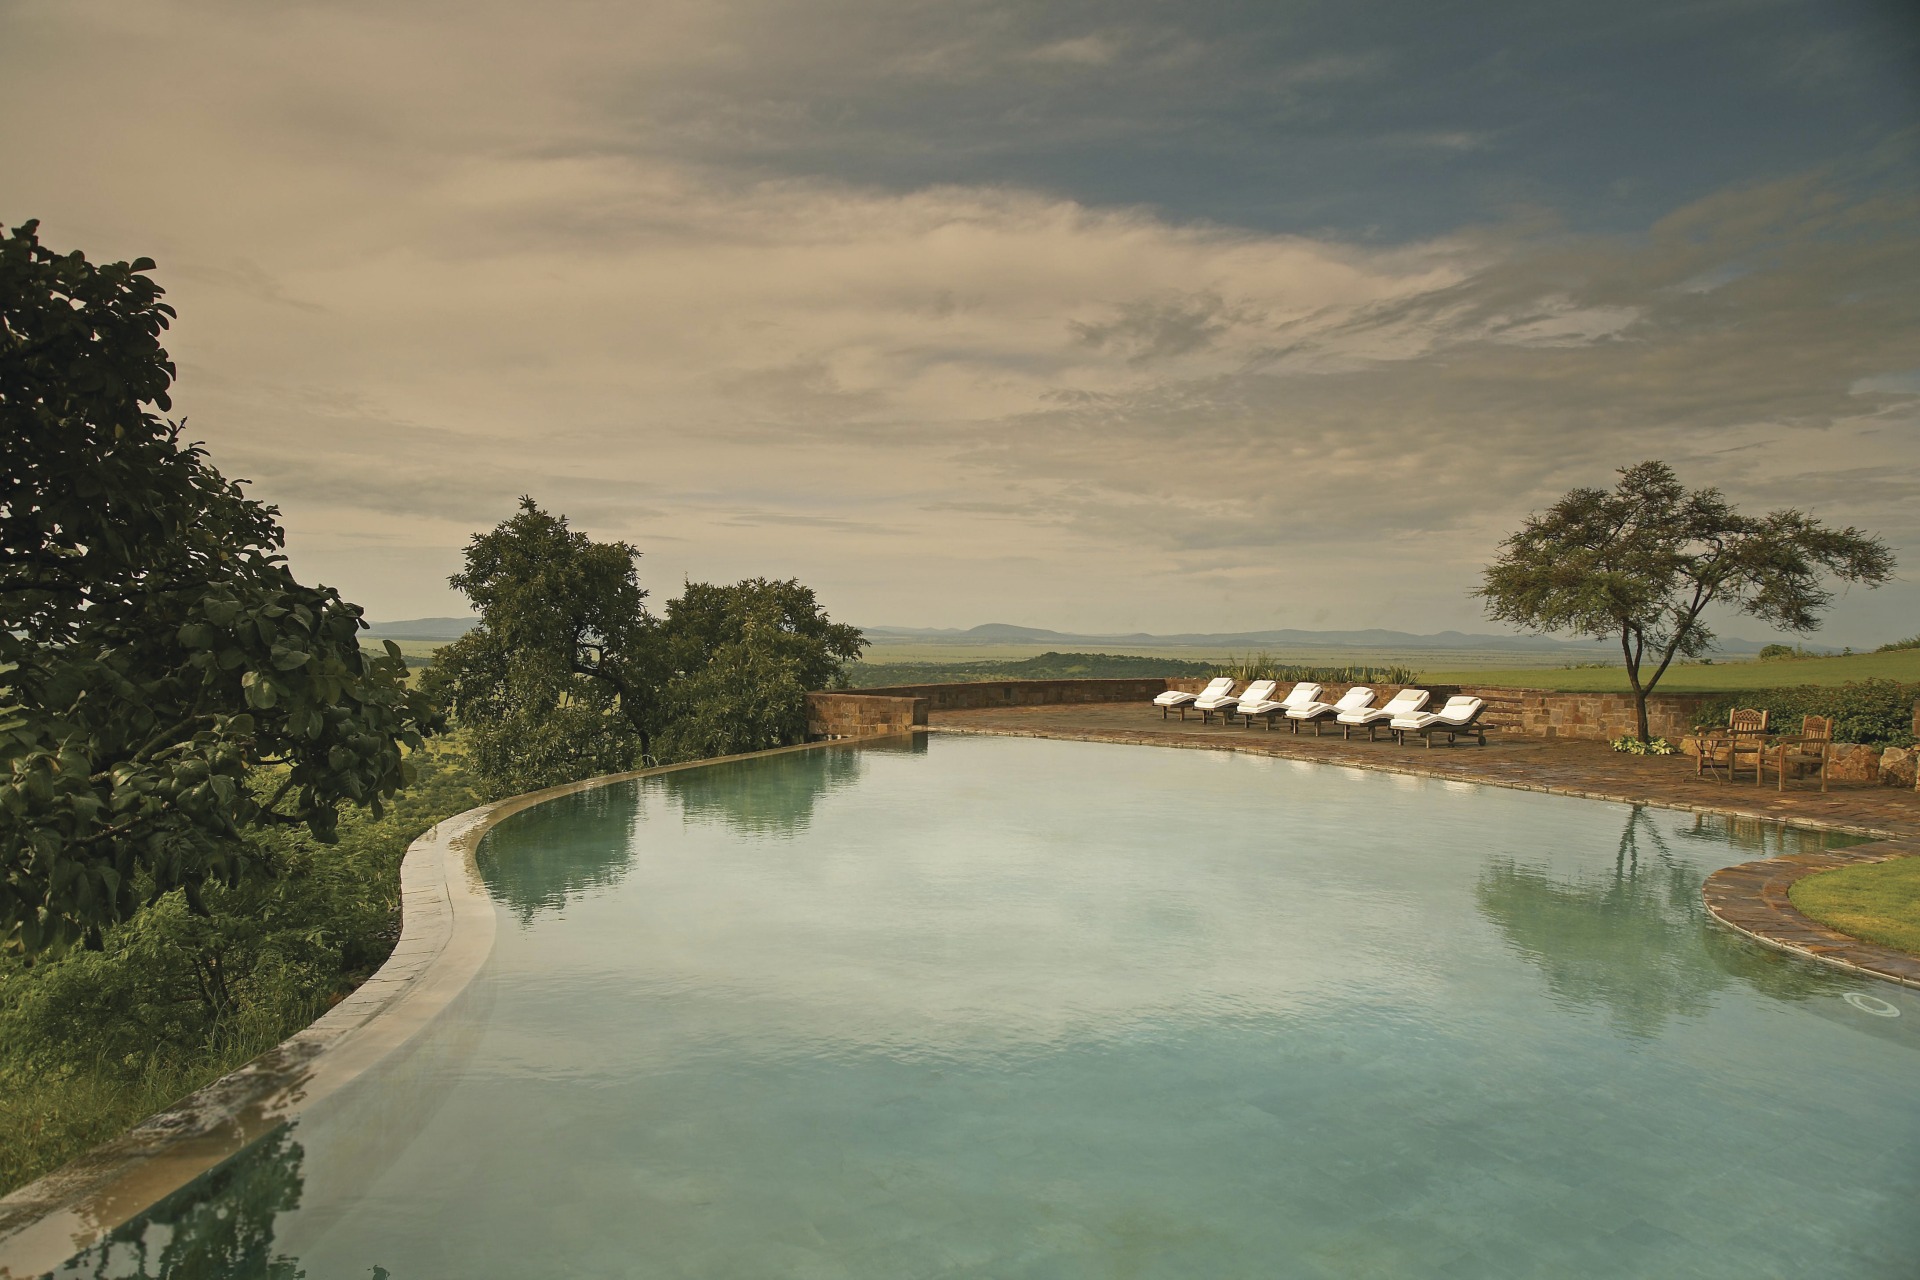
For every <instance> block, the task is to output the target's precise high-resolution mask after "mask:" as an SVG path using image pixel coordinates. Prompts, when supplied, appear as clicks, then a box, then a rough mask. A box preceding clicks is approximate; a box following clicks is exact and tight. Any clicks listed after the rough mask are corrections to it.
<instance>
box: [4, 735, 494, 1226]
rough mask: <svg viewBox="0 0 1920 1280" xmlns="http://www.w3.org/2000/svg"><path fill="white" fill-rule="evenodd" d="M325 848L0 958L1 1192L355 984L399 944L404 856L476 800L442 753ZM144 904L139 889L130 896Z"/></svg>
mask: <svg viewBox="0 0 1920 1280" xmlns="http://www.w3.org/2000/svg"><path fill="white" fill-rule="evenodd" d="M410 763H412V764H413V766H414V768H415V772H416V781H415V782H414V784H413V785H411V786H409V787H408V788H407V789H406V790H405V791H404V792H401V793H400V795H399V796H398V797H396V799H395V801H394V803H393V804H392V805H391V806H389V807H387V808H386V809H385V811H384V812H383V813H382V814H381V815H380V816H379V817H375V816H374V815H373V814H372V812H371V811H370V810H366V809H352V810H349V811H348V812H347V813H345V814H344V815H343V816H342V818H341V821H340V824H339V827H338V830H337V835H338V840H337V842H335V843H333V844H322V843H321V842H320V841H318V840H317V839H315V838H314V837H313V835H312V834H311V833H310V832H307V831H304V830H293V829H287V830H272V831H265V832H259V833H256V834H255V835H254V836H253V837H251V838H250V843H251V845H252V846H253V847H252V848H251V849H250V850H249V854H248V856H250V857H252V858H255V859H257V860H259V861H261V862H263V863H266V864H268V865H271V866H272V868H273V870H274V872H275V874H274V875H273V876H272V877H271V878H264V877H263V878H259V879H250V880H246V881H242V882H241V883H239V884H237V885H235V886H232V887H227V886H221V885H210V886H208V888H207V890H206V893H205V906H206V908H207V914H206V915H198V914H196V913H194V912H193V911H191V910H189V909H188V906H187V904H186V902H185V900H184V896H183V894H182V893H180V892H179V891H174V892H170V893H167V894H164V895H162V896H161V897H160V898H159V900H158V901H156V902H155V903H153V905H151V906H148V907H144V908H142V909H141V910H139V911H138V912H136V913H135V914H134V916H133V918H132V919H131V920H129V921H127V922H125V923H123V924H120V925H117V926H115V927H113V928H111V929H108V930H107V932H106V936H105V938H104V940H103V947H102V949H101V950H99V951H78V950H76V951H72V952H69V953H68V954H66V955H65V956H62V957H60V958H59V959H54V960H42V961H40V962H38V963H35V964H31V965H29V964H27V963H26V962H24V961H21V960H17V959H0V1189H4V1188H5V1187H7V1186H12V1185H16V1184H17V1183H20V1182H24V1181H27V1180H28V1179H30V1178H32V1177H35V1176H37V1175H38V1174H39V1173H42V1172H45V1171H46V1169H48V1168H51V1167H52V1166H53V1165H56V1164H58V1163H59V1162H60V1161H61V1160H64V1159H66V1158H68V1157H70V1156H71V1155H73V1154H75V1153H76V1152H77V1151H78V1150H81V1149H84V1148H85V1147H86V1146H88V1145H91V1144H92V1143H93V1142H96V1141H100V1140H103V1139H105V1138H107V1137H110V1136H111V1135H112V1134H113V1133H116V1132H118V1131H119V1130H120V1129H123V1128H125V1127H126V1126H127V1125H128V1124H131V1123H133V1122H134V1121H136V1120H138V1119H140V1118H141V1117H142V1116H144V1115H146V1114H147V1113H148V1112H150V1111H152V1110H154V1109H155V1108H156V1107H159V1106H162V1105H165V1104H166V1103H167V1102H169V1101H171V1100H172V1099H173V1098H174V1097H177V1096H179V1095H180V1094H182V1093H185V1092H188V1091H190V1090H192V1089H194V1088H197V1087H199V1086H200V1085H201V1084H204V1083H206V1082H207V1081H210V1080H212V1079H214V1078H216V1077H218V1076H219V1075H221V1074H222V1073H223V1072H225V1071H228V1070H231V1069H232V1068H233V1067H235V1066H238V1065H239V1064H240V1063H241V1062H244V1061H246V1060H247V1059H248V1058H251V1057H253V1056H254V1055H255V1054H258V1053H260V1052H262V1051H264V1050H265V1049H267V1048H269V1047H271V1046H272V1045H274V1044H276V1043H278V1042H279V1041H280V1040H282V1039H284V1038H285V1037H287V1036H288V1035H291V1034H292V1033H293V1032H294V1031H296V1030H298V1029H299V1028H301V1027H303V1026H305V1025H306V1024H307V1023H308V1022H311V1021H312V1020H313V1019H314V1018H315V1017H317V1016H318V1015H319V1014H320V1013H321V1012H323V1011H324V1010H325V1009H326V1008H327V1006H328V1005H329V1004H330V1003H331V1002H332V1001H333V1000H336V999H338V998H339V997H340V996H343V995H345V994H346V993H347V992H349V991H351V990H352V989H353V988H354V987H356V986H358V985H359V984H360V982H361V981H363V980H364V979H365V978H366V977H367V975H369V974H370V973H372V972H373V971H374V970H375V969H377V968H379V966H380V965H381V964H382V963H383V962H384V961H385V959H386V956H387V953H388V951H390V950H391V949H392V947H393V943H394V941H395V939H396V938H397V937H398V935H399V926H400V917H399V908H400V883H399V867H400V862H401V859H402V858H403V857H404V855H405V853H406V848H407V845H408V844H410V843H411V842H412V841H413V839H414V838H415V837H417V836H418V835H419V834H420V833H421V832H423V831H425V830H426V829H427V828H428V827H430V826H432V825H433V824H434V823H435V822H438V821H439V820H440V819H442V818H445V817H449V816H451V815H452V814H455V813H459V812H461V811H462V810H464V809H468V808H471V807H472V806H473V805H474V804H475V803H477V797H476V796H475V794H474V791H473V788H472V786H471V779H470V777H469V775H468V772H467V766H466V762H465V760H464V759H463V758H462V756H461V755H460V754H459V752H458V749H457V743H456V744H451V745H442V744H440V743H436V744H435V746H434V748H431V749H429V750H426V751H422V752H419V753H417V754H416V755H415V757H414V759H413V761H411V762H410ZM143 888H144V886H143Z"/></svg>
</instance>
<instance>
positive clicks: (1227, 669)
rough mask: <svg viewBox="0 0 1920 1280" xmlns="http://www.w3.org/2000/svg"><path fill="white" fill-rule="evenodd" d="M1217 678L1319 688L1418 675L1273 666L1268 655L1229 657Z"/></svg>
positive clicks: (1402, 670) (1403, 680)
mask: <svg viewBox="0 0 1920 1280" xmlns="http://www.w3.org/2000/svg"><path fill="white" fill-rule="evenodd" d="M1213 674H1214V675H1217V676H1232V677H1233V678H1234V679H1235V680H1293V681H1300V680H1312V681H1315V682H1317V683H1320V684H1412V683H1413V682H1414V681H1415V680H1417V679H1419V673H1418V672H1416V671H1415V670H1414V669H1413V668H1411V667H1396V666H1386V667H1368V666H1344V667H1314V666H1301V665H1297V664H1290V663H1284V662H1276V661H1275V660H1274V659H1273V657H1272V656H1271V655H1270V654H1265V653H1256V654H1252V655H1249V656H1248V657H1245V658H1235V657H1229V658H1228V659H1227V660H1226V662H1224V663H1222V664H1221V665H1220V666H1217V667H1215V668H1214V669H1213Z"/></svg>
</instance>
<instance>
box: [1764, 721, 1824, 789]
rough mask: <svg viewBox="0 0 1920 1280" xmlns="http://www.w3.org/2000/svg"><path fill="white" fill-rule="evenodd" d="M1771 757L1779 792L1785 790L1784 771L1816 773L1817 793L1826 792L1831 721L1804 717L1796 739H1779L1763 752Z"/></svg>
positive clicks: (1785, 777) (1785, 775)
mask: <svg viewBox="0 0 1920 1280" xmlns="http://www.w3.org/2000/svg"><path fill="white" fill-rule="evenodd" d="M1767 754H1769V755H1771V756H1772V757H1773V768H1774V772H1775V773H1776V774H1778V775H1779V778H1780V790H1782V791H1785V790H1786V789H1787V771H1788V770H1789V769H1791V770H1794V771H1795V772H1798V771H1799V770H1802V769H1807V770H1818V771H1819V773H1820V790H1822V791H1825V790H1826V789H1827V761H1828V760H1829V759H1831V758H1832V754H1833V717H1832V716H1807V717H1805V718H1803V719H1802V720H1801V721H1800V736H1799V737H1797V738H1781V739H1779V740H1777V741H1775V742H1774V743H1773V744H1772V745H1770V746H1769V747H1768V748H1767Z"/></svg>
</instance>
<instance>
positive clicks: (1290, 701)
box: [1240, 680, 1320, 729]
mask: <svg viewBox="0 0 1920 1280" xmlns="http://www.w3.org/2000/svg"><path fill="white" fill-rule="evenodd" d="M1267 690H1268V692H1272V690H1273V681H1271V680H1269V681H1268V682H1267ZM1248 692H1252V691H1251V690H1249V691H1248ZM1319 696H1320V686H1319V685H1317V684H1313V683H1312V682H1310V681H1306V680H1302V681H1301V682H1300V683H1299V684H1296V685H1295V686H1293V688H1292V689H1289V690H1288V691H1287V696H1286V697H1284V698H1282V699H1280V701H1278V702H1270V701H1268V700H1267V699H1265V698H1262V699H1261V700H1260V701H1258V702H1253V701H1252V700H1250V699H1247V698H1242V699H1240V714H1241V715H1243V716H1245V717H1246V718H1247V723H1248V724H1249V725H1251V724H1252V723H1253V718H1254V717H1255V716H1265V717H1266V718H1267V728H1268V729H1272V728H1273V722H1274V720H1275V719H1276V718H1278V717H1279V715H1280V714H1281V713H1282V712H1287V713H1289V714H1291V713H1292V711H1293V709H1294V708H1295V707H1304V706H1306V705H1307V704H1308V703H1310V702H1312V701H1313V700H1314V699H1315V698H1317V697H1319Z"/></svg>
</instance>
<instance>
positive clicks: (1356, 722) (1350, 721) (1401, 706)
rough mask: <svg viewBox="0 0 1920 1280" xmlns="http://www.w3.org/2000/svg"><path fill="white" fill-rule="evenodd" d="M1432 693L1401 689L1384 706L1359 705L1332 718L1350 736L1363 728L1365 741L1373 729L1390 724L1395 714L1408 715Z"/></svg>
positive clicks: (1371, 739) (1423, 703) (1370, 739)
mask: <svg viewBox="0 0 1920 1280" xmlns="http://www.w3.org/2000/svg"><path fill="white" fill-rule="evenodd" d="M1432 696H1433V695H1432V694H1430V693H1428V692H1427V691H1426V690H1425V689H1402V690H1401V691H1400V692H1398V693H1396V694H1394V695H1393V697H1392V698H1390V699H1388V700H1387V705H1386V706H1384V707H1361V708H1360V709H1359V710H1357V711H1342V712H1341V713H1340V714H1338V715H1336V716H1335V717H1334V718H1333V719H1334V722H1335V723H1336V724H1338V725H1339V726H1340V727H1341V729H1342V730H1344V731H1345V733H1346V736H1347V737H1349V738H1351V737H1352V736H1353V731H1354V730H1355V729H1359V728H1363V727H1364V728H1365V729H1366V731H1367V741H1368V742H1372V741H1373V731H1374V730H1375V729H1376V728H1378V727H1379V726H1381V725H1383V724H1391V722H1392V720H1393V718H1394V717H1395V716H1410V715H1412V714H1413V713H1414V712H1416V711H1418V710H1419V709H1420V708H1422V707H1424V706H1426V705H1427V699H1428V698H1430V697H1432Z"/></svg>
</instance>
